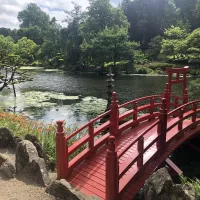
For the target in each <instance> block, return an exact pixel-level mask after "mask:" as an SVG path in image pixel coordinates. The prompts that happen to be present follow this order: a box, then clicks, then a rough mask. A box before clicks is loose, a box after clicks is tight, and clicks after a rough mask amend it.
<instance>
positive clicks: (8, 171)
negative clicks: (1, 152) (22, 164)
mask: <svg viewBox="0 0 200 200" xmlns="http://www.w3.org/2000/svg"><path fill="white" fill-rule="evenodd" d="M0 171H2V172H3V173H4V174H5V175H6V176H7V177H8V178H14V177H15V172H16V169H15V166H14V164H13V163H12V162H11V161H10V160H9V159H7V160H6V161H5V162H4V163H3V164H2V165H1V167H0Z"/></svg>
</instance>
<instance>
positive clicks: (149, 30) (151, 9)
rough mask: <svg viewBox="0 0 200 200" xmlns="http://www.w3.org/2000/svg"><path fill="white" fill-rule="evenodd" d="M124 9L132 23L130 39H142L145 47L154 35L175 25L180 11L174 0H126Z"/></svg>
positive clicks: (160, 33) (123, 4)
mask: <svg viewBox="0 0 200 200" xmlns="http://www.w3.org/2000/svg"><path fill="white" fill-rule="evenodd" d="M122 9H123V10H124V12H125V15H126V16H127V18H128V20H129V22H130V23H131V27H130V30H129V33H130V39H131V40H136V41H140V42H141V47H142V48H144V49H146V48H147V47H148V45H147V44H148V43H149V41H150V40H151V39H152V38H153V37H155V36H156V35H163V33H164V30H165V28H169V27H170V26H171V25H175V24H176V23H177V19H179V13H180V11H179V9H178V8H177V7H176V5H175V4H174V1H173V0H134V1H130V0H124V1H123V2H122Z"/></svg>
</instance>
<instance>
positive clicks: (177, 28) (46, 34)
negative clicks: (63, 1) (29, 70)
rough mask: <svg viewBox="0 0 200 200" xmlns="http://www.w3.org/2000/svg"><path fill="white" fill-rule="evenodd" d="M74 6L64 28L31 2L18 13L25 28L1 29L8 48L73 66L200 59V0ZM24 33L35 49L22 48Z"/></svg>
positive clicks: (105, 0)
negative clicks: (125, 61) (116, 5)
mask: <svg viewBox="0 0 200 200" xmlns="http://www.w3.org/2000/svg"><path fill="white" fill-rule="evenodd" d="M73 6H74V7H73V8H72V10H67V11H65V14H66V18H65V20H64V22H66V25H67V27H61V26H60V25H59V24H58V23H57V20H56V18H55V17H53V18H51V17H50V16H49V15H48V14H47V13H46V12H44V11H43V10H42V9H41V8H40V6H39V5H37V4H35V3H30V4H28V5H27V7H26V8H25V9H24V10H22V11H20V12H19V13H18V20H19V22H20V28H19V29H13V30H11V29H8V28H4V27H2V28H0V34H2V35H3V36H4V37H7V38H6V39H5V41H4V45H2V47H3V46H7V47H6V48H7V51H9V53H13V54H16V55H19V56H20V57H21V58H23V59H24V61H26V63H30V62H34V61H35V60H37V61H39V62H40V63H41V62H42V64H43V65H45V66H46V65H50V66H52V67H61V66H63V65H65V68H66V69H69V70H71V69H73V68H76V67H78V68H80V69H82V68H84V67H83V66H91V65H95V66H103V65H104V63H111V62H112V63H113V66H117V64H116V63H117V62H120V61H123V60H127V62H128V64H127V69H130V68H132V66H133V65H134V64H145V63H147V62H148V59H149V60H160V58H162V60H163V61H164V62H165V61H166V60H167V61H170V62H182V63H184V64H186V63H190V64H194V65H199V63H200V58H199V45H198V44H199V37H200V36H199V27H200V14H199V13H200V0H190V1H188V0H134V1H132V0H122V3H121V5H120V6H118V7H115V6H113V5H112V4H111V1H110V0H90V1H89V6H88V8H87V10H85V12H83V11H82V8H81V6H80V5H78V4H76V3H73ZM3 36H1V37H0V44H3V42H2V40H4V37H3ZM2 38H3V39H2ZM11 38H12V39H11ZM24 38H27V40H26V43H27V45H25V46H26V47H27V46H28V47H31V48H30V49H29V48H26V47H25V48H23V49H20V48H18V47H17V44H19V43H23V44H24V43H25V39H24ZM29 40H31V41H29ZM22 41H23V42H22ZM28 41H29V42H28ZM6 42H7V43H8V45H5V43H6ZM33 42H34V44H33ZM31 43H32V44H31ZM10 45H11V46H10ZM35 45H36V46H35ZM33 46H35V48H32V47H33ZM2 47H1V45H0V49H1V48H2ZM9 49H10V50H9ZM25 49H26V50H25ZM33 49H34V51H33ZM4 52H5V50H4ZM9 53H7V55H8V54H9ZM30 64H31V63H30ZM35 64H37V62H35V63H34V65H35Z"/></svg>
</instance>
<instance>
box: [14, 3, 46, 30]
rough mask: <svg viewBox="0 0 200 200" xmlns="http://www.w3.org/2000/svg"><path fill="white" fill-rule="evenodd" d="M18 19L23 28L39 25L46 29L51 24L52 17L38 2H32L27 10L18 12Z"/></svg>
mask: <svg viewBox="0 0 200 200" xmlns="http://www.w3.org/2000/svg"><path fill="white" fill-rule="evenodd" d="M18 20H19V21H20V22H21V24H20V27H21V28H30V27H32V26H38V27H40V28H41V29H43V30H44V29H46V27H47V26H48V25H49V21H50V17H49V15H47V14H46V13H45V12H44V11H42V10H41V8H40V7H39V6H38V5H37V4H35V3H30V4H28V6H27V7H26V9H25V10H23V11H21V12H19V13H18Z"/></svg>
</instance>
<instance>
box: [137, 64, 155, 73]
mask: <svg viewBox="0 0 200 200" xmlns="http://www.w3.org/2000/svg"><path fill="white" fill-rule="evenodd" d="M151 72H152V71H151V70H150V69H148V68H147V67H145V66H142V65H137V66H135V74H150V73H151Z"/></svg>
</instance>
